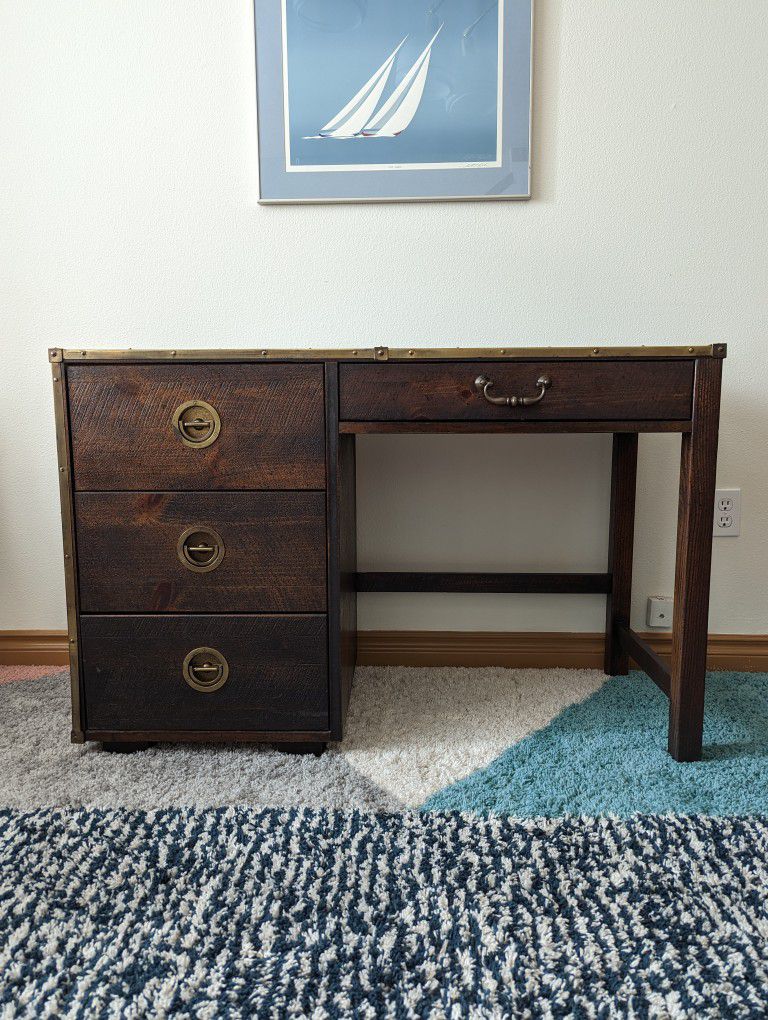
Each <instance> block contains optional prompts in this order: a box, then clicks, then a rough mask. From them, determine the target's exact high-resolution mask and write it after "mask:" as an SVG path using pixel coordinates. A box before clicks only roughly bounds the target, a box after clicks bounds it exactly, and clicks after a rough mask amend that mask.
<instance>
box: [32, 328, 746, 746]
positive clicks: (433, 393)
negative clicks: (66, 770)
mask: <svg viewBox="0 0 768 1020" xmlns="http://www.w3.org/2000/svg"><path fill="white" fill-rule="evenodd" d="M725 353H726V349H725V345H722V344H716V345H714V346H707V347H665V348H643V347H631V348H615V347H614V348H611V347H606V348H583V349H582V348H560V349H552V348H531V349H510V348H499V349H491V348H488V349H485V348H483V349H476V350H455V351H454V350H423V349H420V350H419V349H414V350H407V349H406V350H394V349H388V348H385V347H379V348H375V349H373V350H362V349H358V350H354V349H348V350H342V351H328V350H325V351H311V350H299V351H282V350H263V351H133V350H128V351H112V352H105V351H62V350H59V349H54V350H51V351H50V360H51V362H52V368H53V378H54V390H55V406H56V419H57V435H58V449H59V473H60V480H61V499H62V520H63V531H64V554H65V566H66V577H67V601H68V621H69V637H70V649H71V674H72V714H73V727H72V739H73V740H74V741H76V742H82V741H84V740H100V741H103V742H104V744H105V747H107V748H111V749H115V750H123V749H129V748H130V747H132V746H135V745H136V744H137V743H139V742H145V741H154V740H176V741H186V740H205V741H210V740H222V741H224V740H254V741H256V740H259V741H271V742H276V743H281V744H284V745H285V746H286V747H291V748H292V749H294V750H318V749H320V748H321V747H322V746H324V744H325V742H326V741H328V740H338V739H340V738H341V736H342V733H343V730H344V720H345V715H346V708H347V703H348V700H349V694H350V689H351V683H352V674H353V671H354V666H355V655H356V639H357V627H356V598H357V592H358V591H369V592H370V591H376V592H394V591H403V592H434V591H447V592H537V593H549V592H551V593H563V592H568V593H573V594H587V593H589V594H594V593H596V592H597V593H602V594H605V595H606V603H607V611H606V626H605V642H606V647H605V671H606V673H608V674H611V675H623V674H626V673H627V670H628V662H629V658H630V656H631V657H632V658H633V659H634V660H635V661H636V662H637V663H638V664H639V665H640V666H641V667H642V668H643V669H644V670H645V671H646V672H647V673H648V675H649V676H650V677H651V679H652V680H653V681H654V682H655V683H656V684H658V686H659V687H660V688H661V689H662V690H663V691H664V692H665V694H667V696H668V698H669V738H668V747H669V752H670V754H671V755H672V756H673V757H674V758H675V759H677V760H678V761H693V760H696V759H698V758H699V757H700V755H701V740H702V726H703V710H704V674H705V665H706V646H707V611H708V603H709V575H710V561H711V542H712V519H713V510H714V489H715V463H716V455H717V437H718V421H719V409H720V379H721V371H722V359H723V358H724V357H725ZM372 432H385V433H392V432H411V433H415V432H453V433H466V432H476V433H477V432H480V433H483V432H514V433H529V432H531V433H534V432H610V433H612V434H613V466H612V483H611V515H610V534H609V538H608V564H607V569H606V571H605V572H603V573H594V574H573V573H571V574H552V573H539V574H530V573H527V574H522V573H521V574H510V573H503V574H502V573H495V574H494V573H432V574H429V573H398V572H375V573H370V572H368V573H366V572H358V571H357V567H356V552H355V436H356V435H357V434H358V433H372ZM641 432H679V433H680V434H681V441H682V442H681V471H680V509H679V523H678V536H677V565H676V572H675V614H674V626H673V648H672V660H671V663H670V664H669V665H667V664H666V663H665V662H663V661H662V659H660V658H659V656H657V655H656V654H655V653H654V652H653V651H652V650H651V648H649V647H648V645H647V644H646V643H645V642H644V641H643V640H642V639H641V638H640V637H639V636H638V635H637V634H636V633H635V632H634V631H633V630H632V629H631V628H630V626H629V614H630V597H631V587H632V547H633V533H634V515H635V479H636V469H637V445H638V436H639V434H640V433H641ZM660 739H661V735H660Z"/></svg>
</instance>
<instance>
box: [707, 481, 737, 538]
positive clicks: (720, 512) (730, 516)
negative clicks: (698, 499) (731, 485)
mask: <svg viewBox="0 0 768 1020" xmlns="http://www.w3.org/2000/svg"><path fill="white" fill-rule="evenodd" d="M740 532H741V489H717V490H716V492H715V521H714V524H713V526H712V534H713V535H723V536H724V537H728V538H735V537H736V536H737V535H738V534H739V533H740Z"/></svg>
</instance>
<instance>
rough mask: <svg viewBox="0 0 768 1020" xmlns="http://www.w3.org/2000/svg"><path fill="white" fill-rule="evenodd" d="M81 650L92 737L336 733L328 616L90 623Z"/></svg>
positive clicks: (124, 619)
mask: <svg viewBox="0 0 768 1020" xmlns="http://www.w3.org/2000/svg"><path fill="white" fill-rule="evenodd" d="M81 640H82V663H83V684H84V690H85V712H86V728H87V729H88V730H91V731H120V730H123V731H131V730H158V731H162V730H165V731H171V730H198V731H199V730H211V731H222V730H224V731H226V730H237V731H243V730H327V729H328V671H327V664H326V655H327V652H326V621H325V617H324V616H229V617H227V616H218V617H217V616H98V617H94V616H84V617H83V618H82V622H81ZM196 649H201V651H198V652H197V653H196V654H193V653H195V650H196ZM185 663H186V665H185ZM193 684H194V685H197V686H193ZM198 686H199V687H202V688H204V689H202V690H200V689H198ZM215 780H216V777H215V776H211V782H213V783H215Z"/></svg>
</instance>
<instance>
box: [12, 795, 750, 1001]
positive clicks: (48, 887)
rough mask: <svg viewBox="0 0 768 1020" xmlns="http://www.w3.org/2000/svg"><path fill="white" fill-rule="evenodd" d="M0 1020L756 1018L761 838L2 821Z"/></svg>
mask: <svg viewBox="0 0 768 1020" xmlns="http://www.w3.org/2000/svg"><path fill="white" fill-rule="evenodd" d="M0 833H1V835H0V861H1V862H2V872H1V873H0V974H1V975H2V978H1V979H0V982H1V986H0V1004H1V1005H2V1009H0V1012H1V1013H2V1016H3V1017H35V1018H37V1017H43V1016H55V1017H137V1018H138V1017H153V1018H154V1017H196V1018H215V1017H312V1018H317V1020H325V1018H328V1020H331V1018H335V1017H355V1018H357V1017H361V1018H376V1017H416V1018H419V1017H440V1018H442V1017H449V1018H454V1017H455V1018H459V1017H499V1018H502V1017H648V1016H654V1017H691V1018H694V1017H695V1018H699V1020H701V1018H710V1017H711V1018H714V1017H718V1018H719V1017H729V1018H732V1017H764V1016H765V990H766V987H768V948H767V944H766V936H767V935H768V908H767V904H766V897H765V889H766V883H767V882H768V826H766V823H765V822H764V821H761V820H757V819H753V820H747V819H741V820H739V819H732V820H725V819H713V818H695V819H694V818H688V819H686V820H684V821H682V820H678V819H675V818H669V817H667V818H660V817H637V818H634V819H631V820H623V821H622V820H618V819H597V820H590V819H579V818H570V819H564V820H560V821H554V820H549V821H514V820H510V819H503V818H500V817H498V816H489V817H485V818H484V817H481V816H476V815H459V814H439V813H427V814H415V813H399V814H378V815H377V814H371V813H368V814H366V813H360V812H356V811H353V812H338V811H337V812H324V811H312V810H295V809H294V810H290V811H279V810H272V811H257V810H253V809H244V808H243V809H236V808H227V809H218V810H216V809H207V810H181V809H174V810H161V811H154V812H142V811H125V810H109V811H98V810H87V809H79V810H77V809H66V810H40V811H35V812H29V813H25V812H19V811H15V810H4V811H0Z"/></svg>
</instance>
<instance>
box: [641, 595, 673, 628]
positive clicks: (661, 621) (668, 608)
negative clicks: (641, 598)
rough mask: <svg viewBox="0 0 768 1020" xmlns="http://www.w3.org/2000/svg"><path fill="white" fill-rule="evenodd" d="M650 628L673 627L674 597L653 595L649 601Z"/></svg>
mask: <svg viewBox="0 0 768 1020" xmlns="http://www.w3.org/2000/svg"><path fill="white" fill-rule="evenodd" d="M647 619H648V626H649V627H671V626H672V596H671V595H651V597H650V598H649V599H648V617H647Z"/></svg>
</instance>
